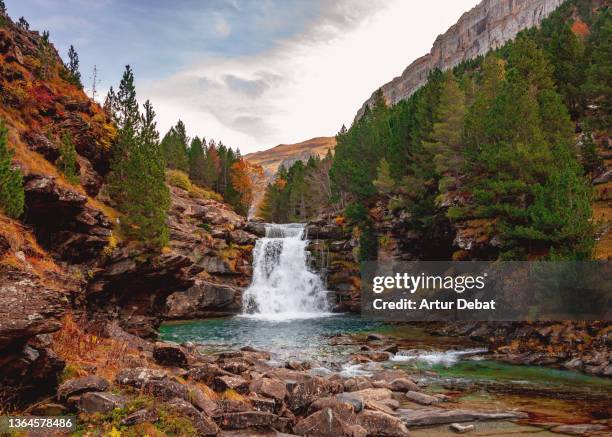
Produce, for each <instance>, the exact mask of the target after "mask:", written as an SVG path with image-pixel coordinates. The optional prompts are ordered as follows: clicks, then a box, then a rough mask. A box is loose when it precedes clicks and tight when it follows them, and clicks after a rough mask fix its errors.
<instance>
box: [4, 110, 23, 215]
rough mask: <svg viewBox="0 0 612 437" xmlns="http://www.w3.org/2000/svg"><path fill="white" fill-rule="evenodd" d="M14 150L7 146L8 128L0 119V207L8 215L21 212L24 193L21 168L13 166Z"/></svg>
mask: <svg viewBox="0 0 612 437" xmlns="http://www.w3.org/2000/svg"><path fill="white" fill-rule="evenodd" d="M13 154H14V152H13V151H12V150H11V149H9V148H8V129H7V128H6V125H5V124H4V121H3V120H2V121H0V209H1V210H2V211H3V212H4V214H6V215H7V216H9V217H13V218H18V217H19V216H20V215H21V214H22V213H23V207H24V201H25V194H24V191H23V176H22V174H21V170H19V169H18V168H13V166H12V159H13Z"/></svg>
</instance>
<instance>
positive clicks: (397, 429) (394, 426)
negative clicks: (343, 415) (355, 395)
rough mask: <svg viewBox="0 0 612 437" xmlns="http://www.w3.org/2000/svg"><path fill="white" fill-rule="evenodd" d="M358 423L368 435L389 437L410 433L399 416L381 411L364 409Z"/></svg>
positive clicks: (358, 416) (359, 415) (398, 436)
mask: <svg viewBox="0 0 612 437" xmlns="http://www.w3.org/2000/svg"><path fill="white" fill-rule="evenodd" d="M357 423H358V424H359V425H361V426H362V427H363V428H364V429H365V430H366V431H367V434H368V435H373V436H387V437H407V436H409V435H410V433H409V432H408V428H406V425H404V424H403V423H402V421H401V420H400V419H398V418H397V417H393V416H392V415H390V414H386V413H383V412H381V411H371V410H364V411H362V412H361V413H359V414H358V415H357Z"/></svg>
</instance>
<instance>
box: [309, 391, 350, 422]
mask: <svg viewBox="0 0 612 437" xmlns="http://www.w3.org/2000/svg"><path fill="white" fill-rule="evenodd" d="M326 408H330V409H332V410H333V412H334V414H336V415H337V416H338V417H340V418H342V420H346V421H350V420H352V419H353V416H354V415H355V405H354V404H353V403H351V402H348V401H345V400H342V399H340V398H336V397H327V398H320V399H317V400H316V401H314V402H313V403H312V404H310V406H309V407H308V415H309V416H310V415H311V414H314V413H316V412H317V411H320V410H324V409H326Z"/></svg>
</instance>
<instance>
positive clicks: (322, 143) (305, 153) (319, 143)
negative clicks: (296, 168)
mask: <svg viewBox="0 0 612 437" xmlns="http://www.w3.org/2000/svg"><path fill="white" fill-rule="evenodd" d="M335 147H336V137H316V138H311V139H309V140H306V141H302V142H301V143H297V144H279V145H278V146H276V147H272V148H270V149H266V150H262V151H260V152H254V153H249V154H248V155H245V157H244V158H245V159H246V160H247V162H248V163H249V164H251V165H252V166H254V167H261V168H262V169H263V174H264V179H263V180H262V179H261V178H256V179H255V180H256V183H255V192H254V193H253V205H252V206H251V210H250V211H249V216H253V215H255V214H256V211H257V206H258V205H259V202H261V200H262V199H263V195H264V192H265V189H266V185H268V183H270V182H272V181H273V180H274V176H275V175H276V172H277V171H278V169H279V167H280V166H281V165H284V166H285V167H290V166H291V165H292V164H293V163H294V162H296V161H299V160H301V161H307V160H308V158H310V157H311V156H315V155H317V156H325V155H326V154H327V151H328V150H329V149H332V150H333V149H334V148H335Z"/></svg>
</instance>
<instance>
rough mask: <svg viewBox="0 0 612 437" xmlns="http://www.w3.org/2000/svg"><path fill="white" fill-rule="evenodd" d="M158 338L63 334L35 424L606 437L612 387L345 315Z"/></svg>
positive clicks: (82, 429)
mask: <svg viewBox="0 0 612 437" xmlns="http://www.w3.org/2000/svg"><path fill="white" fill-rule="evenodd" d="M394 332H397V330H394ZM161 336H162V338H164V340H165V341H158V342H155V343H152V342H148V341H143V340H141V339H139V338H137V337H134V336H132V335H131V334H128V333H126V332H124V331H122V330H121V328H118V327H116V331H115V332H114V335H113V339H92V338H90V337H89V336H88V335H87V334H86V333H83V332H81V331H79V329H78V326H77V325H76V324H75V325H73V327H72V328H71V329H70V330H66V328H64V329H63V330H62V331H60V332H59V333H58V334H57V335H56V338H55V343H56V344H58V345H63V347H64V349H65V350H66V351H73V352H72V353H73V354H74V355H73V356H72V359H71V364H70V366H69V367H68V368H67V372H65V373H64V377H63V382H62V384H61V385H60V386H59V388H58V391H57V394H56V396H54V398H53V399H50V400H47V401H45V402H42V403H39V404H37V405H35V406H33V407H31V408H30V409H29V410H28V412H29V413H31V414H47V413H51V412H52V411H55V412H56V414H57V412H58V411H59V412H63V414H66V413H68V412H70V411H77V412H78V424H79V425H78V429H77V431H76V434H75V435H83V436H85V435H87V436H97V435H106V434H108V433H109V432H111V431H112V430H113V429H115V430H117V431H119V432H121V435H127V436H140V435H144V434H145V433H147V434H149V435H156V434H155V432H156V431H155V430H162V431H163V432H164V433H166V434H168V433H169V434H173V433H174V435H203V436H213V435H219V436H259V435H277V436H279V435H287V434H289V435H310V436H334V437H342V436H378V435H385V436H407V435H409V434H410V435H423V436H425V435H440V436H444V435H454V434H455V432H456V431H453V430H451V429H450V428H449V427H450V426H451V425H453V424H455V423H456V424H458V426H454V428H455V429H457V430H466V429H467V430H470V431H469V432H470V433H471V435H500V436H502V435H523V433H530V434H531V433H535V434H536V435H538V436H546V435H606V433H609V432H610V431H611V428H610V424H611V423H610V417H609V411H611V408H610V407H611V406H612V400H611V399H610V396H609V392H610V384H611V383H610V381H609V379H606V378H597V377H589V376H585V375H580V374H577V373H574V372H569V371H555V370H551V369H546V368H541V367H535V366H532V367H525V366H511V365H504V364H499V363H496V362H492V361H489V360H488V359H487V358H488V357H487V356H486V351H483V350H482V349H478V348H476V347H474V344H473V342H470V340H467V341H465V340H460V339H458V338H456V337H443V336H432V335H430V334H429V333H427V332H426V331H424V330H422V329H419V328H409V329H406V330H404V331H403V332H401V334H400V335H397V336H394V335H392V334H391V333H390V331H389V327H388V326H385V325H380V324H375V325H368V324H367V322H365V323H364V321H363V320H361V319H360V318H358V317H354V316H350V315H340V316H330V317H323V318H311V319H301V320H285V321H265V320H257V319H254V318H248V317H230V318H223V319H208V320H202V321H190V322H186V323H185V322H183V323H177V322H172V323H170V324H167V325H163V326H162V327H161ZM247 337H248V338H250V341H248V343H246V344H245V343H244V341H245V339H246V338H247ZM168 339H173V340H175V342H170V341H168ZM93 342H96V343H97V344H96V347H95V348H94V347H91V348H89V347H88V345H89V344H91V343H93ZM264 343H265V344H267V345H268V348H267V350H263V349H260V348H258V347H255V346H254V345H258V344H264ZM400 344H401V346H400ZM78 345H80V346H78ZM409 346H410V348H409V349H408V348H407V347H409ZM79 348H80V352H78V353H79V355H80V357H77V356H76V354H77V352H75V351H78V350H79ZM64 349H62V350H64ZM470 425H473V426H474V428H471V427H470ZM466 426H467V428H465V427H466ZM282 433H285V434H282Z"/></svg>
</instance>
